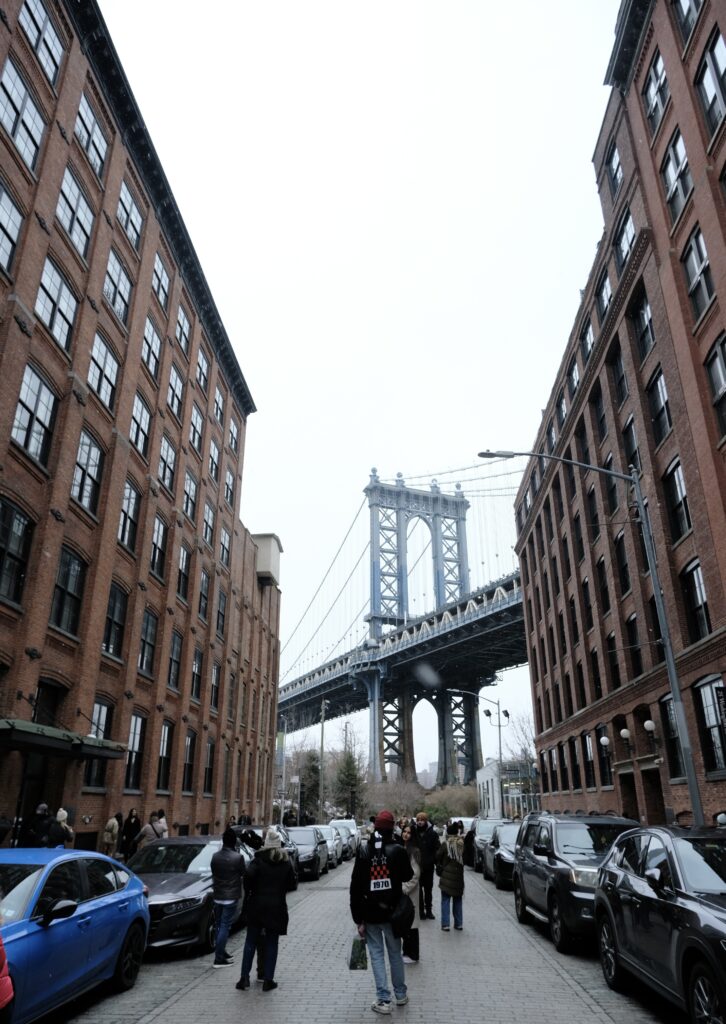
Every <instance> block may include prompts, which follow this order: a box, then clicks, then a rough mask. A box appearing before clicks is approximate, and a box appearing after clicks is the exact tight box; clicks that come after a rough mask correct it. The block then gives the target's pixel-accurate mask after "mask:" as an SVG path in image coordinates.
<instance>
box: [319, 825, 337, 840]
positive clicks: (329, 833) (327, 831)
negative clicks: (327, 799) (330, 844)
mask: <svg viewBox="0 0 726 1024" xmlns="http://www.w3.org/2000/svg"><path fill="white" fill-rule="evenodd" d="M320 831H321V832H322V833H323V835H324V836H325V838H326V839H335V832H333V830H332V828H331V827H330V825H321V826H320Z"/></svg>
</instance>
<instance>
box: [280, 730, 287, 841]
mask: <svg viewBox="0 0 726 1024" xmlns="http://www.w3.org/2000/svg"><path fill="white" fill-rule="evenodd" d="M279 717H280V721H281V722H282V725H283V729H282V778H281V779H280V789H281V790H282V795H281V798H280V824H282V816H283V814H284V813H285V750H286V747H287V716H286V715H280V716H279Z"/></svg>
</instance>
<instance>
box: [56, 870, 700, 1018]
mask: <svg viewBox="0 0 726 1024" xmlns="http://www.w3.org/2000/svg"><path fill="white" fill-rule="evenodd" d="M350 871H351V868H350V865H344V866H341V867H339V868H337V870H335V871H331V872H330V874H329V875H327V876H325V877H324V878H323V879H321V881H320V882H307V883H304V884H302V885H301V886H300V888H299V889H298V891H297V892H295V893H292V894H291V896H290V899H289V905H290V911H291V913H290V932H289V935H288V936H287V937H286V938H284V939H282V940H281V942H280V957H279V960H278V967H277V974H276V980H277V981H278V982H279V988H278V989H277V990H276V991H274V992H270V993H263V992H262V989H261V986H260V985H256V984H255V983H254V982H253V985H252V988H251V989H250V990H249V991H247V992H238V991H237V990H236V989H235V987H234V985H235V982H236V981H237V978H238V976H239V963H240V959H241V946H242V944H243V942H244V933H243V932H241V933H237V934H235V935H234V936H233V938H232V939H231V941H230V944H229V948H230V950H231V951H232V952H234V953H235V966H234V967H233V968H231V969H229V970H217V971H215V970H212V967H211V963H212V958H211V957H209V956H187V955H184V954H179V953H177V954H165V955H164V956H159V955H158V954H152V955H151V956H150V957H147V960H146V961H145V963H144V966H143V968H142V971H141V975H140V976H139V980H138V982H137V985H136V987H135V988H134V989H133V990H132V991H131V992H129V993H127V994H125V995H122V996H116V995H108V996H106V995H105V994H104V993H103V992H101V993H100V994H98V993H97V994H95V995H91V996H88V997H86V998H84V999H83V1000H81V1001H78V1002H76V1003H75V1004H72V1005H71V1006H70V1007H69V1008H67V1009H66V1011H65V1013H64V1014H62V1015H61V1014H55V1015H54V1024H55V1022H57V1021H64V1022H70V1021H74V1022H77V1024H131V1022H135V1024H151V1022H158V1024H172V1022H173V1024H197V1022H198V1021H200V1020H203V1019H212V1020H217V1019H218V1020H234V1019H237V1018H238V1016H244V1017H245V1018H247V1019H250V1020H252V1021H257V1020H262V1019H263V1017H264V1018H265V1019H266V1020H275V1021H280V1022H282V1021H285V1022H288V1021H289V1022H290V1024H293V1022H294V1024H297V1022H298V1021H299V1020H300V1019H301V1011H302V1013H303V1014H304V1015H305V1016H306V1019H307V1018H309V1019H315V1021H316V1022H319V1024H327V1022H330V1024H337V1022H343V1024H345V1022H357V1021H365V1020H374V1019H375V1016H374V1015H373V1014H372V1013H371V1010H370V1004H371V1002H372V1001H373V997H374V986H373V978H372V975H371V972H370V969H369V970H368V971H366V972H365V973H364V972H362V971H361V972H353V971H349V970H348V968H347V965H346V953H347V950H348V948H349V946H350V941H351V938H352V936H353V934H354V926H353V923H352V921H351V918H350V913H349V909H348V882H349V879H350ZM435 907H436V904H435ZM435 912H436V913H437V918H438V912H437V911H436V910H435ZM420 934H421V958H422V959H421V962H420V963H419V964H417V965H415V966H411V967H407V968H406V972H407V976H406V981H407V984H408V987H409V996H410V1002H409V1004H408V1006H406V1007H403V1008H398V1009H394V1014H395V1015H397V1016H399V1018H400V1019H401V1021H402V1022H403V1021H409V1022H415V1024H419V1022H420V1024H423V1022H424V1021H426V1022H428V1021H431V1020H442V1019H446V1018H448V1017H449V1016H451V1015H452V1014H453V1015H454V1016H455V1017H456V1020H457V1022H459V1024H481V1021H482V1020H484V1021H486V1022H487V1024H510V1022H511V1021H512V1020H516V1021H517V1022H518V1024H541V1022H542V1020H548V1021H556V1022H557V1024H589V1022H602V1024H666V1022H667V1024H685V1017H684V1016H683V1015H680V1014H679V1013H678V1012H677V1011H676V1010H674V1009H673V1007H671V1006H670V1004H668V1003H666V1002H665V1001H661V1000H658V999H657V998H656V997H655V996H653V995H652V994H651V993H650V992H648V991H647V990H646V989H644V988H642V987H640V986H638V985H633V990H632V993H631V994H630V995H629V996H621V995H618V994H616V993H614V992H610V991H609V989H608V988H607V987H606V985H605V983H604V981H603V978H602V974H601V971H600V965H599V963H598V960H597V956H596V951H595V946H594V943H593V945H592V946H588V947H586V948H583V950H582V951H581V952H580V953H578V954H576V955H572V956H560V955H559V954H557V953H556V952H555V950H554V948H553V946H552V945H551V943H550V941H549V939H548V938H547V937H546V935H545V934H544V929H542V928H541V927H539V926H537V925H528V926H522V925H520V924H518V923H517V921H516V918H515V917H514V910H513V899H512V894H511V892H507V891H504V892H498V891H497V890H496V889H495V888H494V886H493V885H492V884H491V883H489V882H485V881H484V880H483V878H482V876H481V875H476V874H474V872H472V871H469V870H467V874H466V892H465V895H464V931H463V932H461V933H459V932H455V931H451V932H449V933H444V932H442V931H441V928H440V926H439V923H438V920H437V921H430V922H426V923H425V924H422V925H421V931H420ZM311 1014H313V1015H314V1018H312V1017H311V1016H310V1015H311ZM47 1020H48V1021H49V1020H50V1018H47Z"/></svg>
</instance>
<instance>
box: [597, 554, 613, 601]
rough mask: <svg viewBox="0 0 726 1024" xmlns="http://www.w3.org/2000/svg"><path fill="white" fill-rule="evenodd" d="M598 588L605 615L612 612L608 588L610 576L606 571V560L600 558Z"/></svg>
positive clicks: (598, 563)
mask: <svg viewBox="0 0 726 1024" xmlns="http://www.w3.org/2000/svg"><path fill="white" fill-rule="evenodd" d="M596 568H597V588H598V591H599V592H600V608H601V610H602V612H603V614H606V613H607V612H609V611H610V590H609V588H608V576H607V572H606V571H605V559H604V558H599V559H598V562H597V567H596Z"/></svg>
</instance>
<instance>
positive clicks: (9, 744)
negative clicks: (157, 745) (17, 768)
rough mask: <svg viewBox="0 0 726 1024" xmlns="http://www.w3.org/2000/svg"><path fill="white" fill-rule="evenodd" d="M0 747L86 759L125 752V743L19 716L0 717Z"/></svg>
mask: <svg viewBox="0 0 726 1024" xmlns="http://www.w3.org/2000/svg"><path fill="white" fill-rule="evenodd" d="M0 750H22V751H25V752H26V753H33V754H51V755H53V756H54V757H72V758H74V759H77V760H86V759H88V758H89V757H102V758H106V759H113V758H121V757H123V756H124V755H125V753H126V746H125V745H124V744H123V743H114V742H113V741H112V740H100V739H97V738H96V737H95V736H83V735H82V734H81V733H78V732H71V730H70V729H57V728H56V727H55V726H52V725H41V724H40V723H39V722H27V721H26V720H25V719H23V718H0Z"/></svg>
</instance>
